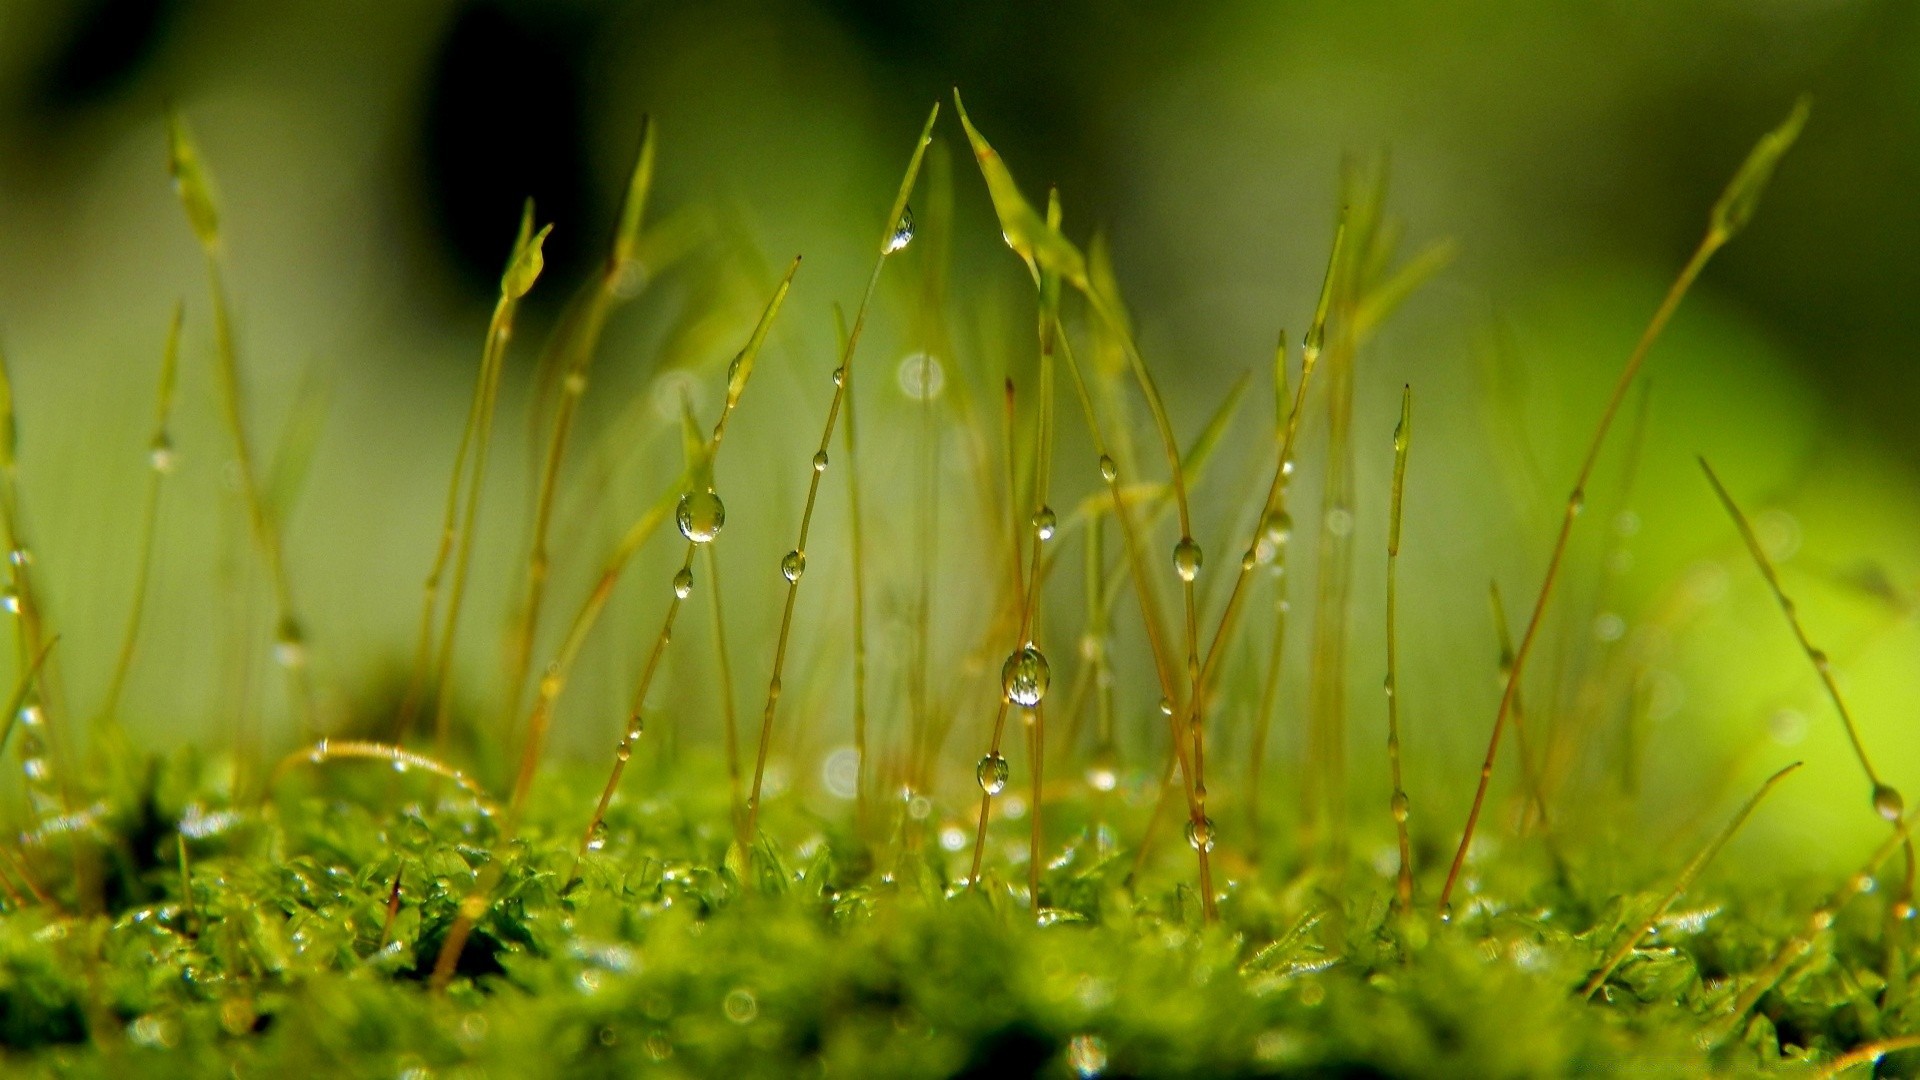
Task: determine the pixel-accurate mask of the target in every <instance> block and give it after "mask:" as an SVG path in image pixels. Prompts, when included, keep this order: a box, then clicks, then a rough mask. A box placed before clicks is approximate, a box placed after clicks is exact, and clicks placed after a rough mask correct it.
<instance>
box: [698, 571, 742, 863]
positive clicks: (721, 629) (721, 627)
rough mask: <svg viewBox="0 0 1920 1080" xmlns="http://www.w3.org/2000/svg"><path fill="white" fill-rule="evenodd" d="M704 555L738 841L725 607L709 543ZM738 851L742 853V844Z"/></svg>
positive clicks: (736, 750)
mask: <svg viewBox="0 0 1920 1080" xmlns="http://www.w3.org/2000/svg"><path fill="white" fill-rule="evenodd" d="M705 555H706V571H707V581H708V582H709V583H711V586H712V591H713V655H714V660H715V663H716V664H717V666H718V668H719V671H718V674H719V678H720V708H721V714H722V715H723V716H724V717H725V718H726V722H727V792H728V794H729V795H730V796H731V797H730V799H729V800H728V802H727V807H728V814H729V816H731V817H732V818H733V830H734V833H735V834H736V838H739V833H740V828H741V826H742V825H743V824H744V822H742V821H741V820H740V722H739V718H738V716H737V714H736V710H735V708H734V702H733V663H732V661H731V660H730V659H729V658H728V655H727V618H726V608H725V605H723V604H722V603H721V601H720V558H719V556H718V555H716V554H714V549H713V545H712V544H708V545H706V551H705ZM741 850H743V851H744V850H746V845H745V843H744V842H742V844H741Z"/></svg>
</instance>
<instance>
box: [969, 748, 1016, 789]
mask: <svg viewBox="0 0 1920 1080" xmlns="http://www.w3.org/2000/svg"><path fill="white" fill-rule="evenodd" d="M1008 772H1009V770H1008V768H1007V759H1006V758H1004V757H1001V756H1000V752H999V751H997V750H995V751H990V752H989V753H988V754H987V755H986V756H985V757H982V758H981V759H980V764H978V765H976V766H974V769H973V778H974V779H975V780H977V781H979V783H980V790H981V791H984V792H986V793H987V794H989V795H998V794H1000V793H1001V792H1002V791H1005V790H1006V788H1007V775H1008Z"/></svg>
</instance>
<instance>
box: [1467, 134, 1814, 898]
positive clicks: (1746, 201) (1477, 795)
mask: <svg viewBox="0 0 1920 1080" xmlns="http://www.w3.org/2000/svg"><path fill="white" fill-rule="evenodd" d="M1806 119H1807V102H1806V100H1805V99H1802V100H1801V101H1800V102H1799V103H1798V104H1797V105H1796V106H1795V107H1794V110H1793V112H1792V113H1791V114H1789V115H1788V117H1787V119H1786V120H1785V121H1784V122H1783V123H1782V124H1781V125H1780V126H1779V127H1777V128H1775V129H1774V130H1772V131H1771V132H1768V133H1767V134H1766V135H1765V136H1762V137H1761V139H1760V142H1759V143H1758V144H1757V145H1756V146H1755V147H1754V148H1753V151H1752V152H1751V153H1750V154H1748V155H1747V159H1746V161H1745V162H1743V163H1742V164H1741V166H1740V169H1739V171H1738V172H1736V173H1735V174H1734V177H1733V180H1732V181H1731V182H1730V183H1729V184H1728V185H1727V188H1726V191H1725V192H1723V193H1722V194H1721V196H1720V200H1719V201H1718V202H1717V203H1715V204H1714V207H1713V212H1712V213H1711V215H1709V218H1708V224H1707V231H1706V234H1705V235H1704V236H1702V237H1701V238H1700V243H1699V245H1698V246H1697V247H1696V248H1695V249H1694V252H1693V255H1692V257H1691V258H1689V259H1688V260H1687V263H1686V265H1685V266H1684V267H1682V268H1681V270H1680V275H1679V277H1677V278H1675V279H1674V282H1673V284H1672V286H1670V287H1669V288H1668V289H1667V295H1666V296H1665V298H1663V299H1662V300H1661V301H1660V306H1659V307H1658V308H1656V309H1655V310H1654V313H1653V318H1652V319H1651V320H1649V321H1648V323H1647V326H1646V329H1645V330H1643V331H1641V334H1640V340H1639V341H1638V342H1636V343H1635V344H1634V347H1633V352H1632V353H1630V354H1628V356H1627V363H1626V366H1625V368H1623V369H1622V370H1621V372H1620V378H1619V379H1618V380H1617V381H1616V382H1615V383H1614V387H1613V392H1612V393H1611V394H1610V395H1608V397H1607V403H1606V407H1605V408H1603V409H1602V410H1601V412H1600V421H1599V423H1598V424H1597V425H1596V426H1595V428H1594V432H1593V439H1592V440H1591V441H1590V442H1589V443H1588V444H1587V451H1586V454H1585V456H1584V457H1583V458H1582V459H1581V462H1580V469H1579V471H1578V472H1577V473H1575V474H1574V481H1573V490H1572V491H1571V492H1570V493H1569V494H1568V495H1567V503H1566V507H1565V509H1564V511H1563V512H1562V513H1561V516H1560V530H1559V532H1558V533H1557V534H1556V535H1555V537H1554V541H1553V548H1552V550H1551V551H1550V552H1549V554H1548V556H1547V570H1546V574H1545V575H1544V576H1543V577H1542V579H1541V583H1540V595H1539V596H1538V597H1537V598H1536V599H1535V600H1534V604H1533V613H1532V615H1530V616H1528V618H1527V628H1526V630H1525V631H1524V632H1522V633H1521V635H1520V646H1519V648H1517V649H1515V650H1514V654H1513V674H1512V675H1511V676H1510V677H1509V678H1508V679H1507V686H1506V689H1505V690H1504V691H1502V692H1501V695H1500V706H1499V708H1498V709H1497V710H1496V711H1495V713H1494V717H1493V733H1492V735H1491V736H1490V737H1489V738H1488V740H1487V756H1486V759H1485V761H1484V762H1483V763H1482V765H1481V767H1480V783H1479V787H1478V788H1477V789H1476V790H1475V792H1474V796H1473V806H1472V808H1471V809H1470V810H1469V811H1468V812H1467V824H1466V827H1465V828H1464V829H1462V830H1461V834H1460V845H1459V847H1458V848H1456V849H1455V850H1454V854H1453V864H1452V865H1451V866H1449V867H1448V868H1447V880H1446V884H1445V885H1444V886H1442V887H1441V890H1440V899H1439V911H1440V916H1441V918H1442V919H1446V918H1449V917H1451V914H1452V907H1451V903H1452V898H1453V886H1454V883H1455V882H1456V881H1457V880H1458V879H1459V876H1460V869H1461V867H1462V866H1463V865H1464V864H1465V863H1466V859H1467V848H1468V846H1469V845H1470V844H1471V843H1472V842H1473V831H1474V826H1475V825H1476V824H1478V823H1479V820H1480V808H1481V805H1482V803H1484V802H1485V800H1486V796H1487V782H1488V781H1489V780H1490V779H1492V776H1493V763H1494V759H1495V757H1496V756H1497V755H1498V753H1499V750H1500V734H1501V732H1502V730H1504V728H1505V727H1506V723H1507V715H1508V713H1509V712H1511V711H1512V709H1513V699H1514V696H1515V694H1516V693H1517V692H1518V689H1519V686H1520V683H1521V680H1522V677H1523V676H1524V675H1525V673H1526V665H1527V658H1528V657H1530V656H1532V655H1533V647H1534V642H1535V641H1536V640H1537V639H1538V637H1539V633H1540V625H1541V623H1542V622H1543V621H1544V619H1545V617H1546V610H1547V603H1548V601H1550V600H1551V599H1552V598H1553V586H1554V584H1555V582H1557V581H1558V580H1559V577H1560V564H1561V562H1562V560H1564V559H1565V558H1566V553H1567V543H1568V541H1569V540H1570V539H1571V538H1572V535H1573V519H1574V518H1576V517H1578V516H1579V515H1580V510H1581V508H1582V507H1583V506H1584V505H1586V499H1587V495H1586V488H1587V481H1588V480H1589V479H1591V478H1592V476H1593V469H1594V465H1595V464H1596V463H1597V462H1598V461H1599V459H1600V448H1601V447H1602V446H1603V445H1604V444H1605V443H1606V439H1607V432H1608V431H1609V430H1611V429H1612V427H1613V420H1614V417H1615V416H1616V415H1617V414H1618V413H1619V412H1620V406H1621V404H1622V403H1623V402H1624V401H1625V400H1626V396H1627V391H1628V390H1629V389H1630V388H1631V387H1632V386H1633V380H1634V378H1635V377H1636V376H1638V375H1639V374H1640V369H1641V367H1642V366H1644V365H1645V363H1646V360H1647V354H1648V353H1649V352H1651V351H1652V349H1653V343H1654V342H1655V341H1656V340H1658V339H1659V337H1660V332H1661V331H1662V330H1664V329H1666V326H1667V322H1668V320H1670V319H1672V318H1673V313H1674V312H1675V311H1676V310H1678V309H1679V307H1680V301H1681V299H1683V298H1684V297H1685V296H1686V295H1687V291H1688V290H1689V289H1691V288H1692V287H1693V283H1694V281H1695V279H1697V278H1698V277H1699V276H1700V272H1701V271H1702V270H1704V269H1706V266H1707V262H1708V260H1710V259H1712V258H1713V255H1714V253H1715V252H1717V251H1719V250H1720V249H1721V248H1722V247H1724V246H1726V244H1727V242H1728V241H1729V240H1731V239H1733V237H1734V236H1736V235H1737V234H1738V233H1739V232H1740V230H1741V229H1743V228H1745V227H1746V225H1747V223H1748V222H1749V221H1751V220H1752V217H1753V212H1754V210H1755V209H1756V208H1757V207H1758V205H1759V200H1760V195H1761V192H1762V191H1764V190H1765V189H1766V184H1767V181H1768V180H1769V179H1770V178H1771V177H1772V175H1773V170H1774V167H1775V166H1776V165H1778V164H1779V161H1780V158H1781V156H1782V155H1784V154H1785V153H1786V152H1787V149H1788V148H1789V147H1791V146H1792V145H1793V141H1794V140H1795V139H1796V138H1798V137H1799V134H1800V128H1801V127H1802V126H1803V125H1804V124H1805V123H1806Z"/></svg>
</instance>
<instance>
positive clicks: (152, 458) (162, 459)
mask: <svg viewBox="0 0 1920 1080" xmlns="http://www.w3.org/2000/svg"><path fill="white" fill-rule="evenodd" d="M178 462H179V457H178V456H177V455H176V454H175V453H174V452H173V443H172V442H170V441H169V440H168V439H167V437H166V436H165V435H162V436H160V437H159V438H156V439H154V440H153V445H152V446H151V447H149V448H148V449H147V464H148V465H150V466H152V468H153V471H154V472H157V473H160V474H161V475H163V476H164V475H166V474H167V473H170V472H172V471H173V467H174V465H176V464H177V463H178Z"/></svg>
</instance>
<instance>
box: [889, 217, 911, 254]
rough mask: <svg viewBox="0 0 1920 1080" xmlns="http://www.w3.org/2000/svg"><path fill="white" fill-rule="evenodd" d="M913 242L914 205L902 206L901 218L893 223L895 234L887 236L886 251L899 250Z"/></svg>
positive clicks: (890, 252) (891, 252)
mask: <svg viewBox="0 0 1920 1080" xmlns="http://www.w3.org/2000/svg"><path fill="white" fill-rule="evenodd" d="M911 243H913V207H911V206H902V207H900V220H899V221H896V222H894V223H893V235H891V236H889V237H887V247H886V253H887V254H888V255H891V254H893V253H894V252H896V251H899V250H900V249H901V248H903V247H906V246H907V245H908V244H911Z"/></svg>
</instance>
